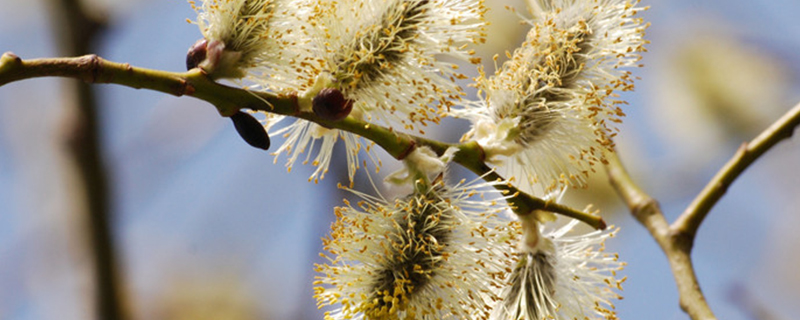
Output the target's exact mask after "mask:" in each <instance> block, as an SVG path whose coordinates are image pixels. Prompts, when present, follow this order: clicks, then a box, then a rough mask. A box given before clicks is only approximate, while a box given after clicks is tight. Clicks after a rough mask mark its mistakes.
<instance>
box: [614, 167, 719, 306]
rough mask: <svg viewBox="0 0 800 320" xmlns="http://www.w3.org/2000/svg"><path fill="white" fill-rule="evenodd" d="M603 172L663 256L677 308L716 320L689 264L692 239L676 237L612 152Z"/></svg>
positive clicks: (662, 215) (657, 205) (658, 210)
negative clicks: (676, 295) (677, 298)
mask: <svg viewBox="0 0 800 320" xmlns="http://www.w3.org/2000/svg"><path fill="white" fill-rule="evenodd" d="M607 159H608V163H607V164H606V170H607V171H608V177H609V180H610V181H611V184H612V185H613V186H614V189H615V190H616V191H617V193H618V194H619V195H620V197H621V198H622V199H623V200H624V201H625V203H626V204H627V205H628V208H629V209H630V210H631V213H632V214H633V216H634V217H635V218H636V220H638V221H639V223H641V224H642V225H644V227H645V228H647V230H648V231H649V232H650V235H651V236H652V237H653V239H655V240H656V242H657V243H658V245H659V246H660V247H661V250H663V251H664V253H665V254H666V256H667V259H668V260H669V265H670V267H671V268H672V274H673V276H674V277H675V283H676V284H677V286H678V293H679V294H680V305H681V308H682V309H683V310H684V311H686V313H688V314H689V316H690V317H691V318H692V319H694V320H701V319H702V320H711V319H716V317H715V316H714V313H713V312H712V311H711V308H710V307H709V305H708V302H707V301H706V299H705V296H704V295H703V292H702V291H701V290H700V284H699V282H698V281H697V275H696V274H695V272H694V267H693V265H692V259H691V251H692V239H688V238H685V237H680V236H677V235H676V233H675V232H674V231H673V230H672V228H670V226H669V224H667V220H666V219H665V218H664V214H663V213H662V211H661V207H660V206H659V204H658V201H656V200H655V199H653V198H652V197H650V195H648V194H647V193H645V192H644V191H643V190H642V189H641V188H639V186H638V185H637V184H636V183H635V182H633V179H631V177H630V175H629V174H628V172H627V171H626V170H625V167H624V166H623V165H622V163H621V162H620V160H619V158H618V157H617V155H616V154H615V153H609V154H608V155H607Z"/></svg>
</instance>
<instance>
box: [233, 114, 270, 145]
mask: <svg viewBox="0 0 800 320" xmlns="http://www.w3.org/2000/svg"><path fill="white" fill-rule="evenodd" d="M231 120H233V126H234V127H236V132H238V133H239V136H241V137H242V139H244V141H245V142H247V143H248V144H249V145H251V146H253V147H256V148H259V149H263V150H267V149H269V135H267V131H266V130H264V126H262V125H261V123H260V122H258V120H257V119H256V118H254V117H253V116H251V115H250V114H248V113H244V112H241V111H237V112H236V113H235V114H234V115H232V116H231Z"/></svg>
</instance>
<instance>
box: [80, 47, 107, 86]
mask: <svg viewBox="0 0 800 320" xmlns="http://www.w3.org/2000/svg"><path fill="white" fill-rule="evenodd" d="M81 58H82V59H81V60H86V61H85V62H83V63H81V66H84V65H85V68H87V69H88V71H89V75H90V77H88V78H84V79H83V81H85V82H88V83H95V82H97V78H99V77H100V73H101V72H102V70H103V59H102V58H100V57H98V56H97V55H96V54H88V55H85V56H83V57H81Z"/></svg>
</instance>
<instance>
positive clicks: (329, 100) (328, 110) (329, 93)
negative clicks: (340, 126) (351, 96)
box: [311, 88, 353, 121]
mask: <svg viewBox="0 0 800 320" xmlns="http://www.w3.org/2000/svg"><path fill="white" fill-rule="evenodd" d="M311 105H312V107H313V109H314V114H316V115H317V116H319V117H320V118H323V119H325V120H330V121H339V120H342V119H344V118H346V117H347V115H349V114H350V111H352V110H353V100H346V99H345V98H344V95H343V94H342V92H341V91H339V90H338V89H334V88H325V89H322V90H321V91H320V92H319V93H317V96H316V97H314V99H312V100H311Z"/></svg>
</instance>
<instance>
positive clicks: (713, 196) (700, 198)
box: [672, 103, 800, 238]
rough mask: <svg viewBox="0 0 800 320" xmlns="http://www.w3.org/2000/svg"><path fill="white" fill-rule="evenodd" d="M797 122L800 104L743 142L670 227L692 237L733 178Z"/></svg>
mask: <svg viewBox="0 0 800 320" xmlns="http://www.w3.org/2000/svg"><path fill="white" fill-rule="evenodd" d="M798 125H800V103H798V104H797V105H796V106H794V108H792V109H791V110H789V112H787V113H786V114H784V115H783V117H781V118H780V119H778V121H776V122H775V123H773V124H772V125H771V126H770V127H769V128H767V130H764V132H762V133H761V134H759V135H758V136H757V137H756V138H755V139H753V141H750V142H749V143H747V142H745V143H743V144H742V145H741V147H739V150H737V151H736V154H735V155H734V156H733V158H731V159H730V160H728V163H726V164H725V166H723V167H722V169H720V170H719V172H717V174H716V175H715V176H714V178H712V179H711V181H709V182H708V184H706V186H705V188H703V191H701V192H700V193H699V194H698V195H697V197H696V198H695V199H694V200H693V201H692V203H691V204H690V205H689V206H688V207H687V208H686V210H685V211H684V212H683V214H681V216H680V217H678V219H677V220H675V222H674V223H673V224H672V227H673V229H674V230H675V231H676V232H681V233H684V234H686V236H688V237H690V238H694V236H695V234H697V229H698V228H700V224H701V223H702V222H703V220H704V219H705V217H706V216H707V215H708V212H709V211H711V208H712V207H714V205H715V204H716V203H717V201H719V199H720V198H722V196H723V195H724V194H725V192H726V191H728V187H730V186H731V184H732V183H733V181H735V180H736V178H738V177H739V175H741V174H742V173H743V172H744V171H745V170H746V169H747V167H749V166H750V165H751V164H752V163H753V162H755V161H756V160H758V158H759V157H761V156H762V155H763V154H764V153H766V152H767V151H768V150H770V149H771V148H772V147H773V146H775V145H776V144H777V143H778V142H781V141H783V140H784V139H788V138H790V137H791V136H792V133H793V132H794V130H795V128H796V127H797V126H798Z"/></svg>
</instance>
